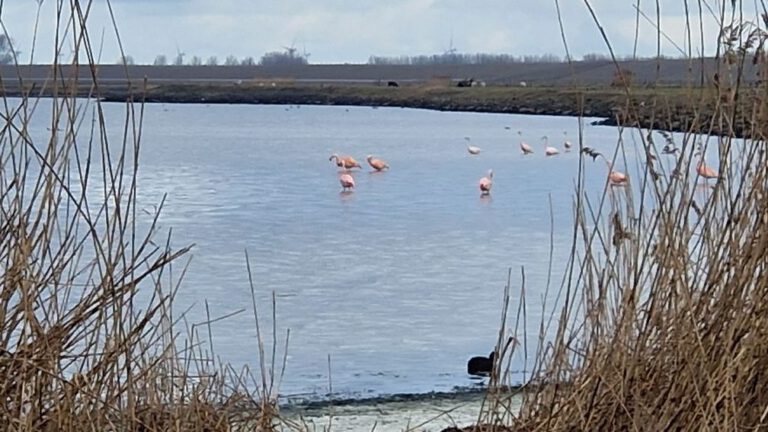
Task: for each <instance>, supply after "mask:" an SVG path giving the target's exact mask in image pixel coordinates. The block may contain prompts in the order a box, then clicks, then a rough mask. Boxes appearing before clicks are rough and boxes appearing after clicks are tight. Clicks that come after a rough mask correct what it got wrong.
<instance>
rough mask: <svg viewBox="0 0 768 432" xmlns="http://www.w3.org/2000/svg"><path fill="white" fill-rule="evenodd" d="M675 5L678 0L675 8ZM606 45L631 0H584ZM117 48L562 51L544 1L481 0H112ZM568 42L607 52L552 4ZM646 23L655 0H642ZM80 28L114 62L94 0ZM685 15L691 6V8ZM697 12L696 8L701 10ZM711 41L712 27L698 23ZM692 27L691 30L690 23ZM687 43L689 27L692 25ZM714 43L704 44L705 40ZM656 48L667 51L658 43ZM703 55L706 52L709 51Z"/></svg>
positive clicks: (337, 57)
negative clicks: (588, 2) (601, 28)
mask: <svg viewBox="0 0 768 432" xmlns="http://www.w3.org/2000/svg"><path fill="white" fill-rule="evenodd" d="M55 3H56V2H50V1H48V2H44V3H43V10H42V14H41V16H42V18H41V25H40V29H39V31H38V44H37V48H36V52H37V54H36V58H38V59H39V60H40V61H49V60H50V58H51V57H52V55H53V50H52V49H51V41H52V40H53V38H54V29H55V24H56V23H55V18H54V17H55ZM673 3H674V4H672V3H667V2H665V4H664V6H663V9H662V12H661V14H662V16H661V21H662V26H663V27H664V28H665V31H666V32H667V33H668V35H669V37H671V38H673V39H674V40H675V41H676V43H677V44H678V45H680V46H684V45H685V38H686V33H687V32H686V30H685V19H684V15H683V10H682V2H673ZM678 3H680V4H678ZM34 4H35V3H34V2H33V1H32V0H29V1H28V2H26V3H25V2H13V3H11V2H6V6H5V8H4V9H3V16H2V18H3V21H4V23H5V24H6V25H7V27H8V29H9V32H10V33H11V36H12V37H13V38H14V39H15V40H16V42H17V45H18V47H19V49H21V50H22V51H23V52H24V53H26V54H27V55H28V54H29V52H30V50H31V46H32V39H33V38H32V29H33V26H34V19H35V9H36V8H35V7H34ZM591 4H593V5H594V8H595V10H596V12H597V14H598V17H599V19H600V22H601V24H602V25H603V26H604V28H605V31H606V33H607V34H608V36H609V38H610V40H611V43H612V44H613V47H614V49H615V50H616V51H617V52H618V53H619V54H622V55H626V54H630V53H631V52H632V49H633V46H634V36H635V18H636V16H635V9H634V7H633V6H632V4H631V3H626V2H616V1H614V0H593V1H592V2H591ZM112 6H113V12H114V15H115V18H116V20H117V24H118V29H119V31H120V36H121V39H122V42H123V46H124V48H125V50H126V52H127V53H128V54H130V55H131V56H133V57H134V59H136V60H137V61H139V62H151V61H152V60H153V59H154V57H155V56H156V55H158V54H166V55H168V56H169V57H170V56H173V55H175V53H176V50H177V48H178V49H179V50H181V51H184V52H186V53H187V55H188V56H191V55H198V56H200V57H203V58H205V57H208V56H213V55H216V56H218V57H219V58H224V57H225V56H227V55H229V54H233V55H236V56H238V57H245V56H253V57H257V58H258V57H259V56H261V55H262V54H263V53H265V52H268V51H275V50H280V49H282V47H283V46H287V45H292V44H293V45H295V46H296V48H298V49H299V50H303V49H305V48H306V50H307V51H309V52H311V53H312V56H311V60H312V61H313V62H365V61H366V60H367V58H368V56H370V55H416V54H433V53H440V52H443V51H445V50H446V49H448V48H449V47H450V44H451V40H452V41H453V46H454V48H456V49H457V50H459V51H461V52H491V53H502V52H503V53H510V54H515V55H526V54H543V53H553V54H557V55H561V56H562V55H564V53H565V50H564V47H563V44H562V40H561V37H560V27H559V25H558V20H557V15H556V12H555V4H554V2H538V1H536V2H534V1H519V0H518V1H510V0H486V1H484V2H470V1H467V0H391V1H387V2H381V1H373V0H325V1H316V0H282V1H270V2H266V1H253V0H219V1H216V2H211V1H208V0H113V2H112ZM560 6H561V12H562V16H563V21H564V24H563V25H564V28H565V33H566V36H567V39H568V44H569V48H570V49H571V51H572V54H573V55H574V56H576V57H578V56H580V55H583V54H585V53H590V52H603V53H605V52H607V48H606V46H605V43H604V41H603V40H602V38H601V36H600V33H599V31H598V30H597V26H596V25H595V23H594V22H593V19H592V17H591V16H590V14H589V11H588V10H587V8H586V7H585V6H584V4H583V3H582V2H574V1H568V0H561V1H560ZM643 7H644V9H643V10H644V12H645V13H646V14H647V15H648V16H649V17H652V19H655V15H656V12H655V9H654V8H655V5H654V3H650V2H648V4H647V5H645V4H643ZM92 9H93V10H92V11H91V14H90V15H91V16H90V21H89V26H88V28H89V31H90V32H91V37H92V40H93V42H94V44H95V45H98V44H99V38H100V35H101V33H102V32H103V33H104V34H105V38H104V46H103V58H104V61H107V62H111V61H114V60H116V59H118V58H119V50H118V45H117V40H116V37H115V35H114V31H113V30H112V23H111V20H110V14H109V11H108V9H107V7H106V4H105V3H104V2H94V3H93V7H92ZM693 13H694V15H697V14H698V11H693ZM705 15H706V14H705ZM705 28H706V33H707V35H708V36H710V37H712V36H714V35H716V33H713V32H714V31H715V30H716V28H717V27H716V24H715V22H714V20H713V19H711V17H708V18H707V19H706V23H705ZM639 29H640V31H639V37H638V49H639V53H640V54H642V55H653V54H654V53H655V50H656V48H655V47H656V30H655V28H654V26H653V25H652V24H650V23H648V22H647V21H646V20H645V19H642V18H641V23H640V28H639ZM694 30H695V29H694ZM693 36H694V37H693V39H694V41H696V42H695V43H694V48H698V40H699V37H698V32H697V31H693ZM711 43H712V46H710V47H708V49H712V48H713V47H714V41H712V42H711ZM663 50H664V53H665V54H668V55H674V54H676V50H675V49H674V47H673V46H672V44H670V43H668V42H664V44H663ZM711 51H713V50H711Z"/></svg>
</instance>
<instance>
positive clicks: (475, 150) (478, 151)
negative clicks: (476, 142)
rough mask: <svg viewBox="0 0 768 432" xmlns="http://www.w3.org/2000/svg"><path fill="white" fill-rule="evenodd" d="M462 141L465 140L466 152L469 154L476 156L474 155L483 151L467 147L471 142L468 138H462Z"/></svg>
mask: <svg viewBox="0 0 768 432" xmlns="http://www.w3.org/2000/svg"><path fill="white" fill-rule="evenodd" d="M464 139H465V140H467V151H468V152H469V154H471V155H476V154H480V152H481V151H483V149H481V148H480V147H477V146H473V145H469V143H470V142H471V141H470V139H469V137H464Z"/></svg>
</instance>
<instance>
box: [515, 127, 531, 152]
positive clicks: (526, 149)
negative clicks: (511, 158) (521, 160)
mask: <svg viewBox="0 0 768 432" xmlns="http://www.w3.org/2000/svg"><path fill="white" fill-rule="evenodd" d="M517 134H518V135H520V151H521V152H523V155H528V154H532V153H533V147H531V146H530V145H528V143H527V142H525V141H523V133H522V132H521V131H517Z"/></svg>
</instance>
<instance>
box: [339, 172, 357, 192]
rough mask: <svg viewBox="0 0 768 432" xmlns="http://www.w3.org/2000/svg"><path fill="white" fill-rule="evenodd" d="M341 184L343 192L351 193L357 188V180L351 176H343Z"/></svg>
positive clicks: (340, 178) (340, 179) (340, 180)
mask: <svg viewBox="0 0 768 432" xmlns="http://www.w3.org/2000/svg"><path fill="white" fill-rule="evenodd" d="M339 183H341V190H342V192H347V191H351V190H352V189H354V188H355V179H354V177H352V176H351V175H349V174H342V175H340V176H339Z"/></svg>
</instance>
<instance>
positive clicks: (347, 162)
mask: <svg viewBox="0 0 768 432" xmlns="http://www.w3.org/2000/svg"><path fill="white" fill-rule="evenodd" d="M334 159H335V160H336V166H337V167H340V168H344V169H350V168H362V166H360V164H359V163H358V162H357V161H356V160H355V158H353V157H352V156H339V155H337V154H336V153H334V154H332V155H331V157H329V158H328V160H329V161H332V160H334Z"/></svg>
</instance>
